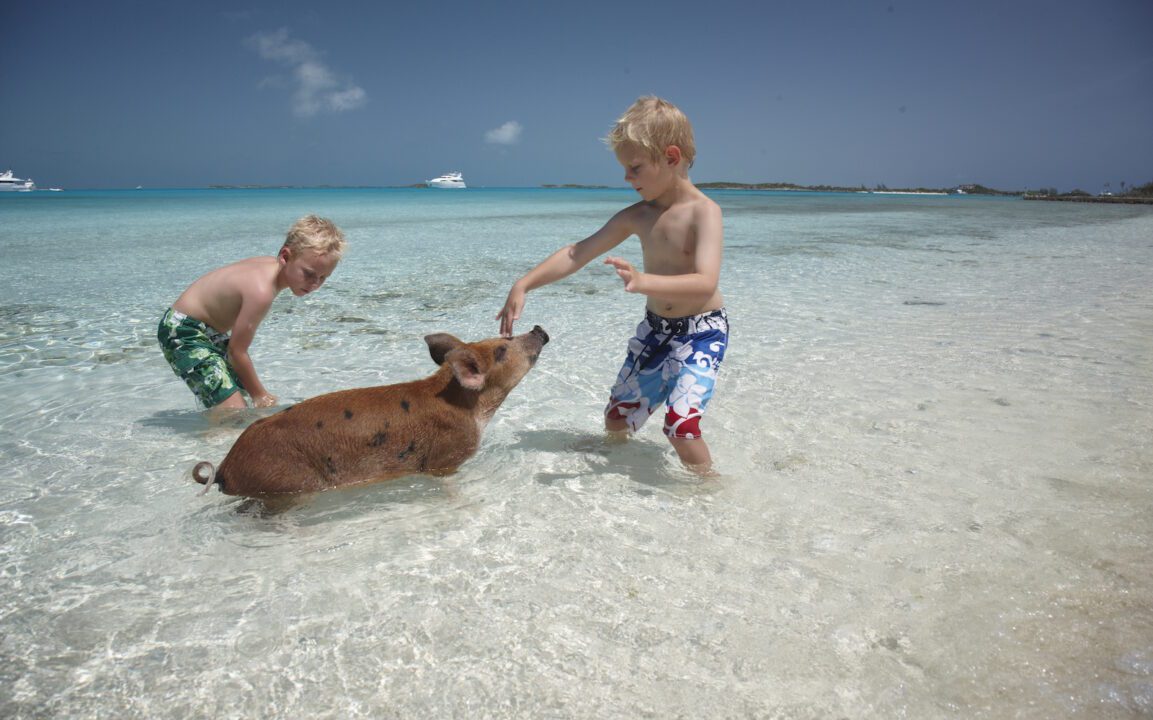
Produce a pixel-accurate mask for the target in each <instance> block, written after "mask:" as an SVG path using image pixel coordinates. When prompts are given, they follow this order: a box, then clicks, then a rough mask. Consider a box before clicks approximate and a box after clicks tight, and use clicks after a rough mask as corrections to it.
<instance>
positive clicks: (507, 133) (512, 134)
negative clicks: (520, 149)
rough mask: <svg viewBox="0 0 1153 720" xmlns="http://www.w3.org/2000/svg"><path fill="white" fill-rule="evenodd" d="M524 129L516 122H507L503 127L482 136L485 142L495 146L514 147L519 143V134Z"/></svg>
mask: <svg viewBox="0 0 1153 720" xmlns="http://www.w3.org/2000/svg"><path fill="white" fill-rule="evenodd" d="M522 130H524V127H523V126H522V125H521V124H520V123H518V122H517V121H516V120H509V121H508V122H506V123H505V124H504V125H501V126H500V127H498V128H496V129H495V130H489V131H488V132H486V133H485V134H484V139H485V142H490V143H493V144H496V145H516V144H517V142H519V141H520V133H521V131H522Z"/></svg>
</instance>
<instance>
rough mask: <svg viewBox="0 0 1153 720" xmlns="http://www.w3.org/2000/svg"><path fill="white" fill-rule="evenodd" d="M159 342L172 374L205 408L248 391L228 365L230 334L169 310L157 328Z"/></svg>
mask: <svg viewBox="0 0 1153 720" xmlns="http://www.w3.org/2000/svg"><path fill="white" fill-rule="evenodd" d="M156 339H157V340H158V341H160V349H161V350H162V351H163V352H164V359H165V360H167V361H168V364H169V365H171V366H172V372H174V373H176V375H177V376H178V377H179V378H180V379H181V380H183V381H184V382H185V383H187V384H188V387H189V389H190V390H192V392H193V393H194V394H195V395H196V397H197V398H198V399H199V400H200V402H201V403H203V404H204V407H206V408H210V407H214V406H216V405H219V404H220V403H222V402H224V401H225V400H227V399H228V398H229V396H231V395H232V393H234V392H236V391H237V390H243V389H244V386H242V385H241V384H240V378H238V377H237V376H236V371H234V370H233V369H232V366H231V365H229V364H228V357H227V353H228V333H222V332H217V331H215V330H213V329H212V328H210V327H208V326H207V325H205V324H204V323H202V322H200V321H199V320H197V319H196V318H191V317H188V316H187V315H185V314H184V313H182V312H177V311H176V310H173V309H172V308H168V311H167V312H165V313H164V317H162V318H160V325H159V326H158V327H157V328H156Z"/></svg>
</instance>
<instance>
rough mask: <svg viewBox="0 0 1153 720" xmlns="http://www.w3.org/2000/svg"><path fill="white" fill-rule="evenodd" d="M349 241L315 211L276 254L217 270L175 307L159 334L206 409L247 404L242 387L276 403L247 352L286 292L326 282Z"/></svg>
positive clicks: (256, 398)
mask: <svg viewBox="0 0 1153 720" xmlns="http://www.w3.org/2000/svg"><path fill="white" fill-rule="evenodd" d="M345 244H346V243H345V240H344V234H343V233H341V231H340V229H339V228H338V227H336V225H334V224H333V223H332V221H330V220H326V219H324V218H320V217H317V216H315V215H308V216H306V217H303V218H301V219H300V220H298V221H296V224H294V225H293V226H292V227H291V228H290V229H289V231H288V235H287V237H286V238H285V240H284V245H283V246H282V247H281V248H280V252H279V253H277V254H276V255H275V256H268V257H254V258H248V259H247V260H240V261H239V262H235V263H232V264H231V265H225V266H224V267H222V268H218V269H216V270H213V271H212V272H210V273H208V274H207V275H204V276H202V277H200V278H199V279H197V280H196V281H195V282H193V283H192V284H191V285H189V286H188V289H187V290H185V291H184V293H183V294H182V295H181V296H180V297H179V298H177V299H176V302H174V303H173V304H172V307H170V308H168V310H167V311H166V312H165V313H164V316H163V317H162V318H161V319H160V325H159V327H158V328H157V330H156V339H157V340H158V341H159V342H160V349H161V350H162V351H163V352H164V359H166V360H167V361H168V364H169V365H171V366H172V371H173V372H174V373H176V375H177V376H179V377H180V378H181V379H182V380H184V382H185V383H187V384H188V387H189V389H191V390H192V392H193V393H194V394H195V395H196V397H197V398H198V399H199V400H200V402H201V403H202V404H203V405H204V406H205V407H206V408H217V407H220V408H243V407H245V406H246V404H245V400H244V395H243V394H242V393H241V392H239V391H244V392H245V393H247V394H248V395H249V396H250V397H251V398H252V404H253V406H255V407H258V408H260V407H271V406H273V405H275V404H276V401H277V398H276V396H275V395H273V394H271V393H269V392H268V390H267V389H265V387H264V384H263V383H262V382H261V381H260V377H259V376H258V375H257V374H256V368H255V366H253V364H252V358H250V357H249V356H248V347H249V345H251V344H252V338H253V336H254V335H255V334H256V328H257V327H258V326H259V325H260V321H261V320H263V319H264V316H265V314H267V313H268V309H269V308H270V307H271V306H272V301H273V300H275V299H276V296H277V295H278V294H279V293H280V291H281V290H284V289H285V288H288V289H289V290H291V291H292V294H293V295H295V296H297V297H301V296H304V295H307V294H308V293H310V292H312V291H313V290H316V289H317V288H319V287H320V286H321V285H323V284H324V281H325V280H327V279H328V276H329V275H331V274H332V271H333V270H335V269H336V264H337V263H338V262H340V257H341V255H342V254H343V253H344V248H345ZM229 333H231V337H230V336H229Z"/></svg>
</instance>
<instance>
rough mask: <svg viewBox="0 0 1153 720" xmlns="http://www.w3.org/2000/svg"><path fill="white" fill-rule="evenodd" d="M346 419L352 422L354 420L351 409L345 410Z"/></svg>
mask: <svg viewBox="0 0 1153 720" xmlns="http://www.w3.org/2000/svg"><path fill="white" fill-rule="evenodd" d="M344 419H345V420H351V419H352V411H351V410H349V409H347V408H345V410H344Z"/></svg>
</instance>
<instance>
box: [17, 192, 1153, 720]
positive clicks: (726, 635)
mask: <svg viewBox="0 0 1153 720" xmlns="http://www.w3.org/2000/svg"><path fill="white" fill-rule="evenodd" d="M715 197H716V198H717V199H718V201H719V202H720V203H721V204H722V207H723V208H724V209H725V214H726V258H725V261H726V264H725V269H724V274H723V279H722V286H723V290H724V292H725V294H726V299H727V303H728V307H729V313H730V318H731V320H732V326H733V333H732V346H731V349H730V351H729V354H728V356H727V358H726V364H725V367H724V368H723V370H722V377H721V381H720V385H719V388H718V393H717V396H716V398H715V400H714V402H713V404H712V405H710V409H709V415H708V418H707V420H706V422H705V425H704V428H705V431H706V432H707V433H708V437H709V439H710V444H711V446H712V449H713V453H714V456H715V457H716V459H717V464H718V469H719V470H720V472H721V477H719V478H714V479H710V480H700V479H697V478H695V477H694V476H692V475H689V474H687V473H685V472H684V471H683V470H681V469H680V468H679V467H678V465H677V463H676V461H675V457H674V456H673V455H672V453H671V451H670V450H669V449H668V446H667V443H666V442H665V441H664V439H663V438H662V436H661V435H660V432H659V429H658V427H656V426H655V424H654V426H653V427H646V428H645V429H644V430H643V431H642V432H641V433H640V434H639V436H638V437H637V438H634V439H633V440H632V441H630V442H629V443H627V444H623V445H614V444H607V443H605V442H604V441H603V439H602V438H601V437H600V434H599V427H600V423H601V420H600V417H601V409H602V407H603V404H604V401H605V394H606V392H607V389H608V387H609V385H610V384H611V382H612V379H613V377H614V375H615V373H616V370H617V367H618V365H619V363H620V361H621V359H622V356H623V352H624V343H625V341H626V340H627V338H628V336H629V334H630V333H631V332H632V329H633V327H634V326H635V323H636V322H637V321H638V320H639V318H640V314H641V308H642V306H643V302H642V300H641V299H640V298H637V297H633V296H627V295H625V294H623V293H622V292H621V290H620V287H619V281H618V280H617V279H616V277H615V274H614V273H612V271H611V270H610V269H608V268H605V267H603V266H600V265H590V266H589V267H588V268H586V269H585V270H584V271H582V272H581V273H579V274H577V275H575V276H573V277H572V278H569V279H567V280H565V281H562V282H560V283H557V284H556V285H554V286H551V287H549V288H546V289H542V290H540V291H537V292H535V293H533V294H532V295H530V297H529V304H528V306H527V308H526V312H525V316H524V318H523V320H522V322H521V325H522V326H523V327H522V328H521V329H526V328H528V327H531V326H532V324H534V323H539V324H541V325H542V326H544V327H545V328H546V329H547V330H548V331H549V334H550V335H551V336H552V338H553V341H552V342H551V343H550V344H549V345H548V346H547V347H546V348H545V350H544V352H543V353H542V356H541V360H540V363H539V364H538V366H537V368H536V369H535V370H534V371H533V373H531V374H530V375H529V376H528V377H527V378H526V380H525V381H524V382H523V383H522V385H521V386H520V387H518V388H517V389H516V390H515V391H514V393H513V394H512V395H511V396H510V398H509V400H508V401H507V402H506V404H505V406H504V407H503V408H502V409H501V410H500V412H499V413H498V414H497V416H496V418H495V419H494V420H493V422H492V423H491V424H490V426H489V428H488V430H487V433H486V436H485V439H484V442H483V444H482V447H481V450H480V452H479V453H478V454H477V455H476V457H474V458H473V459H472V460H471V461H470V462H468V463H467V464H466V465H465V466H464V467H463V468H462V469H461V471H460V472H458V473H457V474H455V475H453V476H452V477H449V478H440V479H434V478H426V477H411V478H404V479H401V480H398V481H396V482H393V483H388V484H382V485H377V486H371V487H364V488H356V489H352V490H348V491H342V492H334V493H328V494H323V495H321V496H318V497H315V498H313V499H312V500H310V501H309V502H307V503H305V504H304V505H302V506H300V507H297V508H295V509H293V510H290V511H288V512H284V513H281V514H276V515H271V516H270V515H266V514H262V513H260V512H257V511H254V510H253V509H252V508H249V507H247V506H246V504H245V503H244V502H242V501H240V500H237V499H234V498H227V497H224V496H221V495H219V494H217V493H213V494H211V495H209V496H207V497H206V498H199V497H197V496H196V492H197V491H198V490H199V486H197V485H195V484H193V483H192V482H191V480H190V477H189V472H190V470H191V467H192V465H193V464H194V463H195V462H196V461H197V460H201V459H209V460H213V461H216V460H219V459H220V458H221V457H223V455H224V454H225V453H226V452H227V450H228V448H229V447H230V445H231V443H232V441H233V440H234V439H235V438H236V436H237V434H238V433H239V432H240V430H241V428H242V427H243V425H244V424H246V423H247V422H250V421H251V420H252V419H254V418H255V417H256V415H255V414H248V415H245V416H243V417H241V418H238V419H236V420H235V421H234V422H233V423H232V424H226V425H225V426H223V427H210V426H209V425H208V424H207V423H206V422H205V420H204V418H203V417H202V416H201V415H200V414H198V413H197V412H196V411H195V408H194V405H193V402H192V398H191V395H190V394H189V393H188V391H187V390H186V389H185V388H184V387H183V385H182V384H181V383H180V382H179V381H178V380H177V379H176V378H175V377H173V376H172V375H171V371H170V370H169V369H168V368H167V366H166V365H165V363H164V362H163V359H162V358H161V356H160V353H159V351H158V349H156V347H155V340H154V332H155V323H156V322H157V320H158V319H159V316H160V314H161V312H162V311H163V309H164V308H165V307H166V306H167V304H168V303H170V302H171V301H172V300H173V299H174V298H175V297H176V296H177V295H178V294H179V292H180V291H181V290H182V289H183V288H184V286H185V285H187V283H188V282H190V281H191V280H192V279H193V278H194V277H195V276H196V275H197V274H199V273H201V272H204V271H206V270H208V269H210V268H212V267H214V266H216V265H218V264H221V263H222V262H225V261H227V260H231V259H234V258H239V257H243V256H246V255H251V254H257V253H264V252H267V253H271V252H274V251H275V250H276V248H277V247H278V245H279V241H280V238H281V237H282V236H283V233H284V231H285V229H286V228H287V226H288V225H289V224H290V223H291V222H292V220H294V219H295V218H296V217H298V216H299V215H302V214H304V213H306V212H317V213H320V214H323V215H327V216H330V217H332V218H333V219H334V220H336V221H337V222H338V223H339V224H340V225H341V226H342V227H344V228H345V229H346V231H347V232H348V235H349V238H350V242H351V246H350V251H349V253H348V255H347V256H346V260H345V261H344V262H343V263H342V265H341V267H340V268H339V269H338V270H337V272H336V273H335V274H334V276H333V278H332V279H331V281H330V282H329V284H328V285H327V286H326V287H324V288H322V289H321V290H320V291H319V292H317V293H316V294H314V295H313V296H310V297H307V298H304V299H295V298H288V297H283V298H280V299H278V300H277V302H276V304H275V305H274V306H273V309H272V311H271V312H270V314H269V316H268V318H267V319H266V321H265V323H264V326H263V327H262V328H261V330H260V333H259V334H258V336H257V340H256V343H255V345H254V348H253V355H254V358H255V360H256V363H257V366H258V367H259V368H260V370H261V373H262V375H263V377H264V378H265V380H266V384H267V385H268V386H269V388H270V389H271V390H272V391H273V392H275V393H278V394H279V395H280V396H281V398H282V400H284V401H285V402H293V401H296V400H300V399H303V398H305V397H309V396H311V395H315V394H318V393H321V392H327V391H330V390H336V389H342V388H347V387H356V386H365V385H373V384H379V383H387V382H397V381H402V380H407V379H411V378H415V377H420V376H422V375H424V374H427V373H428V372H430V371H431V368H432V364H431V361H430V360H429V358H428V356H427V352H426V350H425V347H424V344H423V342H422V340H421V338H422V337H423V336H424V335H425V334H427V333H430V332H439V331H447V332H452V333H454V334H457V335H458V336H460V337H462V338H466V339H476V338H480V337H487V336H491V335H493V334H494V333H495V330H496V322H495V321H494V320H493V316H494V315H495V313H496V311H497V310H498V309H499V307H500V306H501V304H502V303H503V299H504V294H505V292H506V291H507V288H508V285H509V283H511V281H512V280H513V279H515V277H517V276H518V275H519V274H520V273H522V272H524V271H525V270H526V269H528V268H529V267H531V266H532V264H534V263H535V262H537V261H539V260H540V259H541V258H543V257H544V256H545V254H547V253H548V252H551V251H552V250H553V249H555V248H556V247H558V246H559V245H561V244H562V243H564V242H568V241H571V240H575V239H579V238H580V237H582V236H583V235H585V234H587V233H589V232H591V231H593V230H595V229H596V227H598V226H599V224H600V223H601V222H603V221H604V220H605V219H607V217H608V216H609V215H610V214H611V213H612V212H614V211H615V210H616V209H618V208H620V207H622V206H623V205H624V204H626V203H628V202H630V201H631V197H630V196H629V194H628V193H626V192H623V191H476V192H474V191H472V190H469V191H467V192H465V193H460V194H451V197H450V194H448V193H443V194H442V193H433V192H421V191H398V190H388V191H276V192H272V191H252V192H249V191H229V192H225V191H217V192H204V191H180V192H143V193H54V194H51V196H47V195H33V196H27V197H21V198H0V214H2V215H3V218H2V219H3V222H2V223H0V227H2V229H0V247H3V251H4V253H5V264H4V268H3V270H0V272H3V273H4V277H3V283H0V387H2V391H3V397H4V399H5V403H4V404H3V406H0V457H2V458H3V468H4V473H3V476H2V477H0V577H2V578H3V582H2V583H0V628H3V632H2V633H0V653H2V660H3V662H0V687H2V688H4V690H3V692H0V714H2V715H4V716H5V717H29V718H31V717H45V716H61V717H86V716H97V717H103V716H116V717H158V716H176V717H181V716H206V715H219V716H224V717H303V716H308V715H312V716H319V717H342V718H343V717H382V716H384V717H393V716H395V717H413V716H416V717H553V716H559V717H588V718H593V717H597V718H600V717H645V716H658V717H673V716H686V717H795V718H809V717H891V716H905V717H941V716H962V717H989V718H1000V717H1006V716H1013V717H1030V718H1034V717H1035V718H1049V717H1070V716H1071V717H1141V716H1148V715H1149V714H1150V713H1153V611H1151V608H1150V600H1149V599H1150V598H1151V597H1153V572H1151V570H1153V568H1151V566H1150V560H1149V557H1150V556H1149V553H1148V547H1149V546H1150V541H1151V540H1153V537H1151V535H1153V512H1151V508H1153V503H1151V500H1153V498H1151V487H1150V481H1149V479H1150V477H1153V472H1151V471H1153V452H1151V450H1150V444H1149V438H1150V437H1151V436H1153V412H1151V407H1150V404H1151V402H1153V401H1151V395H1150V392H1149V389H1150V387H1153V382H1151V381H1153V343H1151V341H1150V338H1151V337H1153V289H1151V288H1150V283H1149V282H1148V278H1149V277H1151V276H1153V272H1151V265H1153V215H1150V213H1149V212H1148V211H1147V210H1145V209H1143V208H1140V207H1112V206H1102V207H1097V206H1073V205H1063V204H1054V203H1037V204H1031V203H1023V202H1019V201H1004V200H983V199H976V198H898V197H878V196H838V195H830V196H796V195H788V194H762V193H735V192H732V193H731V192H722V193H716V194H715ZM622 253H623V254H624V255H626V256H627V257H630V258H632V259H634V260H638V261H639V250H638V248H637V246H636V244H635V241H629V243H626V245H625V246H623V247H622Z"/></svg>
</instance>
